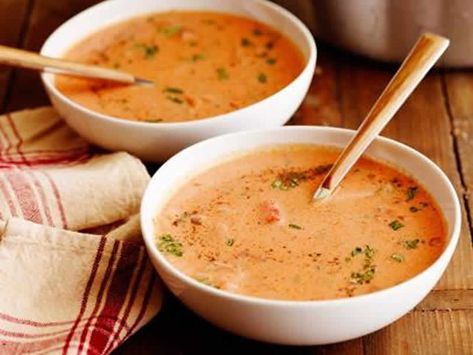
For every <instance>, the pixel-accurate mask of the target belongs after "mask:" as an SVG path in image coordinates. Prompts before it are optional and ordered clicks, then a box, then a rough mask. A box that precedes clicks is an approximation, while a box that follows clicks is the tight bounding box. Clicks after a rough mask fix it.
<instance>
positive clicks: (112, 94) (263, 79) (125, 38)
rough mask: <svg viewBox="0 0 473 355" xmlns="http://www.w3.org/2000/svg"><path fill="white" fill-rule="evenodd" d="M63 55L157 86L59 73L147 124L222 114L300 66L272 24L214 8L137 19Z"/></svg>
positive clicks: (90, 104)
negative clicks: (129, 84) (115, 70)
mask: <svg viewBox="0 0 473 355" xmlns="http://www.w3.org/2000/svg"><path fill="white" fill-rule="evenodd" d="M65 58H67V59H71V60H74V61H78V62H84V63H89V64H95V65H100V66H104V67H110V68H116V69H119V70H123V71H125V72H129V73H132V74H134V75H136V76H138V77H142V78H146V79H150V80H153V81H154V82H155V83H156V85H155V87H144V86H125V85H116V84H111V83H106V82H101V81H97V80H87V79H78V78H73V77H65V76H60V77H58V79H57V81H56V85H57V87H58V89H59V90H60V91H61V92H62V93H63V94H64V95H66V96H68V97H69V98H71V99H72V100H74V101H76V102H78V103H79V104H81V105H83V106H85V107H87V108H89V109H92V110H94V111H97V112H100V113H103V114H107V115H111V116H115V117H121V118H126V119H130V120H139V121H149V122H176V121H187V120H196V119H201V118H206V117H210V116H215V115H219V114H224V113H227V112H230V111H234V110H237V109H239V108H242V107H245V106H248V105H251V104H253V103H255V102H257V101H260V100H262V99H264V98H266V97H268V96H270V95H272V94H274V93H275V92H277V91H279V90H281V89H282V88H284V87H285V86H287V85H288V84H289V83H290V82H291V81H293V80H294V79H295V78H296V77H297V76H298V75H299V74H300V73H301V71H302V69H303V67H304V59H303V56H302V54H301V53H300V51H299V49H298V48H296V46H295V45H294V44H293V43H292V42H291V41H290V40H289V39H287V38H286V37H284V36H283V35H281V33H279V32H278V31H276V30H275V29H273V28H270V27H269V26H267V25H265V24H263V23H261V22H257V21H254V20H251V19H248V18H244V17H238V16H233V15H229V14H224V13H216V12H185V11H174V12H166V13H157V14H152V15H149V16H146V17H139V18H134V19H131V20H129V21H126V22H122V23H119V24H116V25H114V26H111V27H108V28H106V29H104V30H101V31H99V32H97V33H94V34H93V35H91V36H90V37H88V38H86V39H85V40H83V41H82V42H80V43H79V44H77V45H75V46H74V47H73V48H72V49H71V50H70V51H69V52H68V53H67V54H66V55H65Z"/></svg>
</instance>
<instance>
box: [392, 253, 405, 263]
mask: <svg viewBox="0 0 473 355" xmlns="http://www.w3.org/2000/svg"><path fill="white" fill-rule="evenodd" d="M391 259H393V260H394V261H397V262H398V263H402V262H404V255H402V254H396V253H395V254H393V255H391Z"/></svg>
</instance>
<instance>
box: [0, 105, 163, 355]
mask: <svg viewBox="0 0 473 355" xmlns="http://www.w3.org/2000/svg"><path fill="white" fill-rule="evenodd" d="M148 179H149V176H148V173H147V172H146V169H145V167H144V166H143V164H142V163H141V162H140V161H139V160H138V159H136V158H134V157H132V156H130V155H129V154H126V153H113V154H112V153H108V154H105V153H103V152H99V151H98V150H97V149H95V150H94V148H91V147H90V146H89V145H88V144H87V143H86V142H85V141H84V140H83V139H81V138H80V137H79V136H78V135H77V134H75V133H74V132H73V131H72V130H71V129H70V128H68V127H67V126H66V125H65V124H64V122H63V121H62V120H61V119H60V118H59V117H58V115H57V113H56V112H55V111H54V110H53V109H52V108H40V109H35V110H26V111H21V112H16V113H12V114H8V115H5V116H1V117H0V354H17V353H22V354H23V353H34V354H60V353H61V354H82V353H83V354H89V353H90V354H106V353H109V352H111V351H112V350H113V349H114V348H116V347H117V346H118V345H120V344H121V343H122V342H123V341H125V339H127V338H128V337H129V336H130V335H132V334H133V333H134V332H136V331H137V330H138V329H139V328H140V327H142V326H143V325H144V324H145V323H146V322H148V321H149V320H150V319H151V318H152V317H153V316H154V315H155V314H156V313H157V312H158V310H159V308H160V306H161V296H162V292H161V289H160V285H159V282H158V280H157V278H156V275H155V272H154V270H153V268H152V267H151V265H150V263H149V262H148V258H147V256H146V252H145V249H144V247H143V245H142V243H141V235H140V228H139V221H138V216H137V213H138V210H139V204H140V199H141V195H142V193H143V190H144V188H145V185H146V183H147V181H148Z"/></svg>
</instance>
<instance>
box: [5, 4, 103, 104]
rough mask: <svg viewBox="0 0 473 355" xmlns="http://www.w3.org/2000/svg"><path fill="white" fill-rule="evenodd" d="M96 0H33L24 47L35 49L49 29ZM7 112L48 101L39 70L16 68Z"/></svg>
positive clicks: (51, 30) (43, 39)
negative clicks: (37, 71)
mask: <svg viewBox="0 0 473 355" xmlns="http://www.w3.org/2000/svg"><path fill="white" fill-rule="evenodd" d="M97 2H99V1H98V0H74V1H71V0H69V1H55V0H36V1H35V2H34V6H33V8H32V11H31V17H30V21H29V24H28V28H27V30H26V33H25V38H24V41H23V46H22V47H23V48H26V49H29V50H33V51H38V50H39V49H40V48H41V45H42V44H43V42H44V41H45V40H46V38H47V37H48V36H49V34H50V33H51V32H53V31H54V30H55V29H56V28H57V27H58V26H59V25H60V24H62V23H63V22H64V21H66V20H67V19H68V18H70V17H72V16H73V15H75V14H76V13H78V12H80V11H82V10H83V9H85V8H87V7H89V6H91V5H93V4H95V3H97ZM16 73H17V75H16V76H15V80H14V82H13V84H12V88H11V93H10V94H9V96H10V99H9V102H8V103H7V105H6V109H7V111H13V110H18V109H23V108H28V107H35V106H41V105H47V104H49V101H48V99H47V96H46V94H45V92H44V90H43V87H42V83H41V81H40V79H39V75H38V73H36V72H34V71H28V70H16Z"/></svg>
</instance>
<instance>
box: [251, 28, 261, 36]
mask: <svg viewBox="0 0 473 355" xmlns="http://www.w3.org/2000/svg"><path fill="white" fill-rule="evenodd" d="M253 34H254V35H255V36H261V35H262V34H263V31H261V30H260V29H259V28H255V29H254V30H253Z"/></svg>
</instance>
